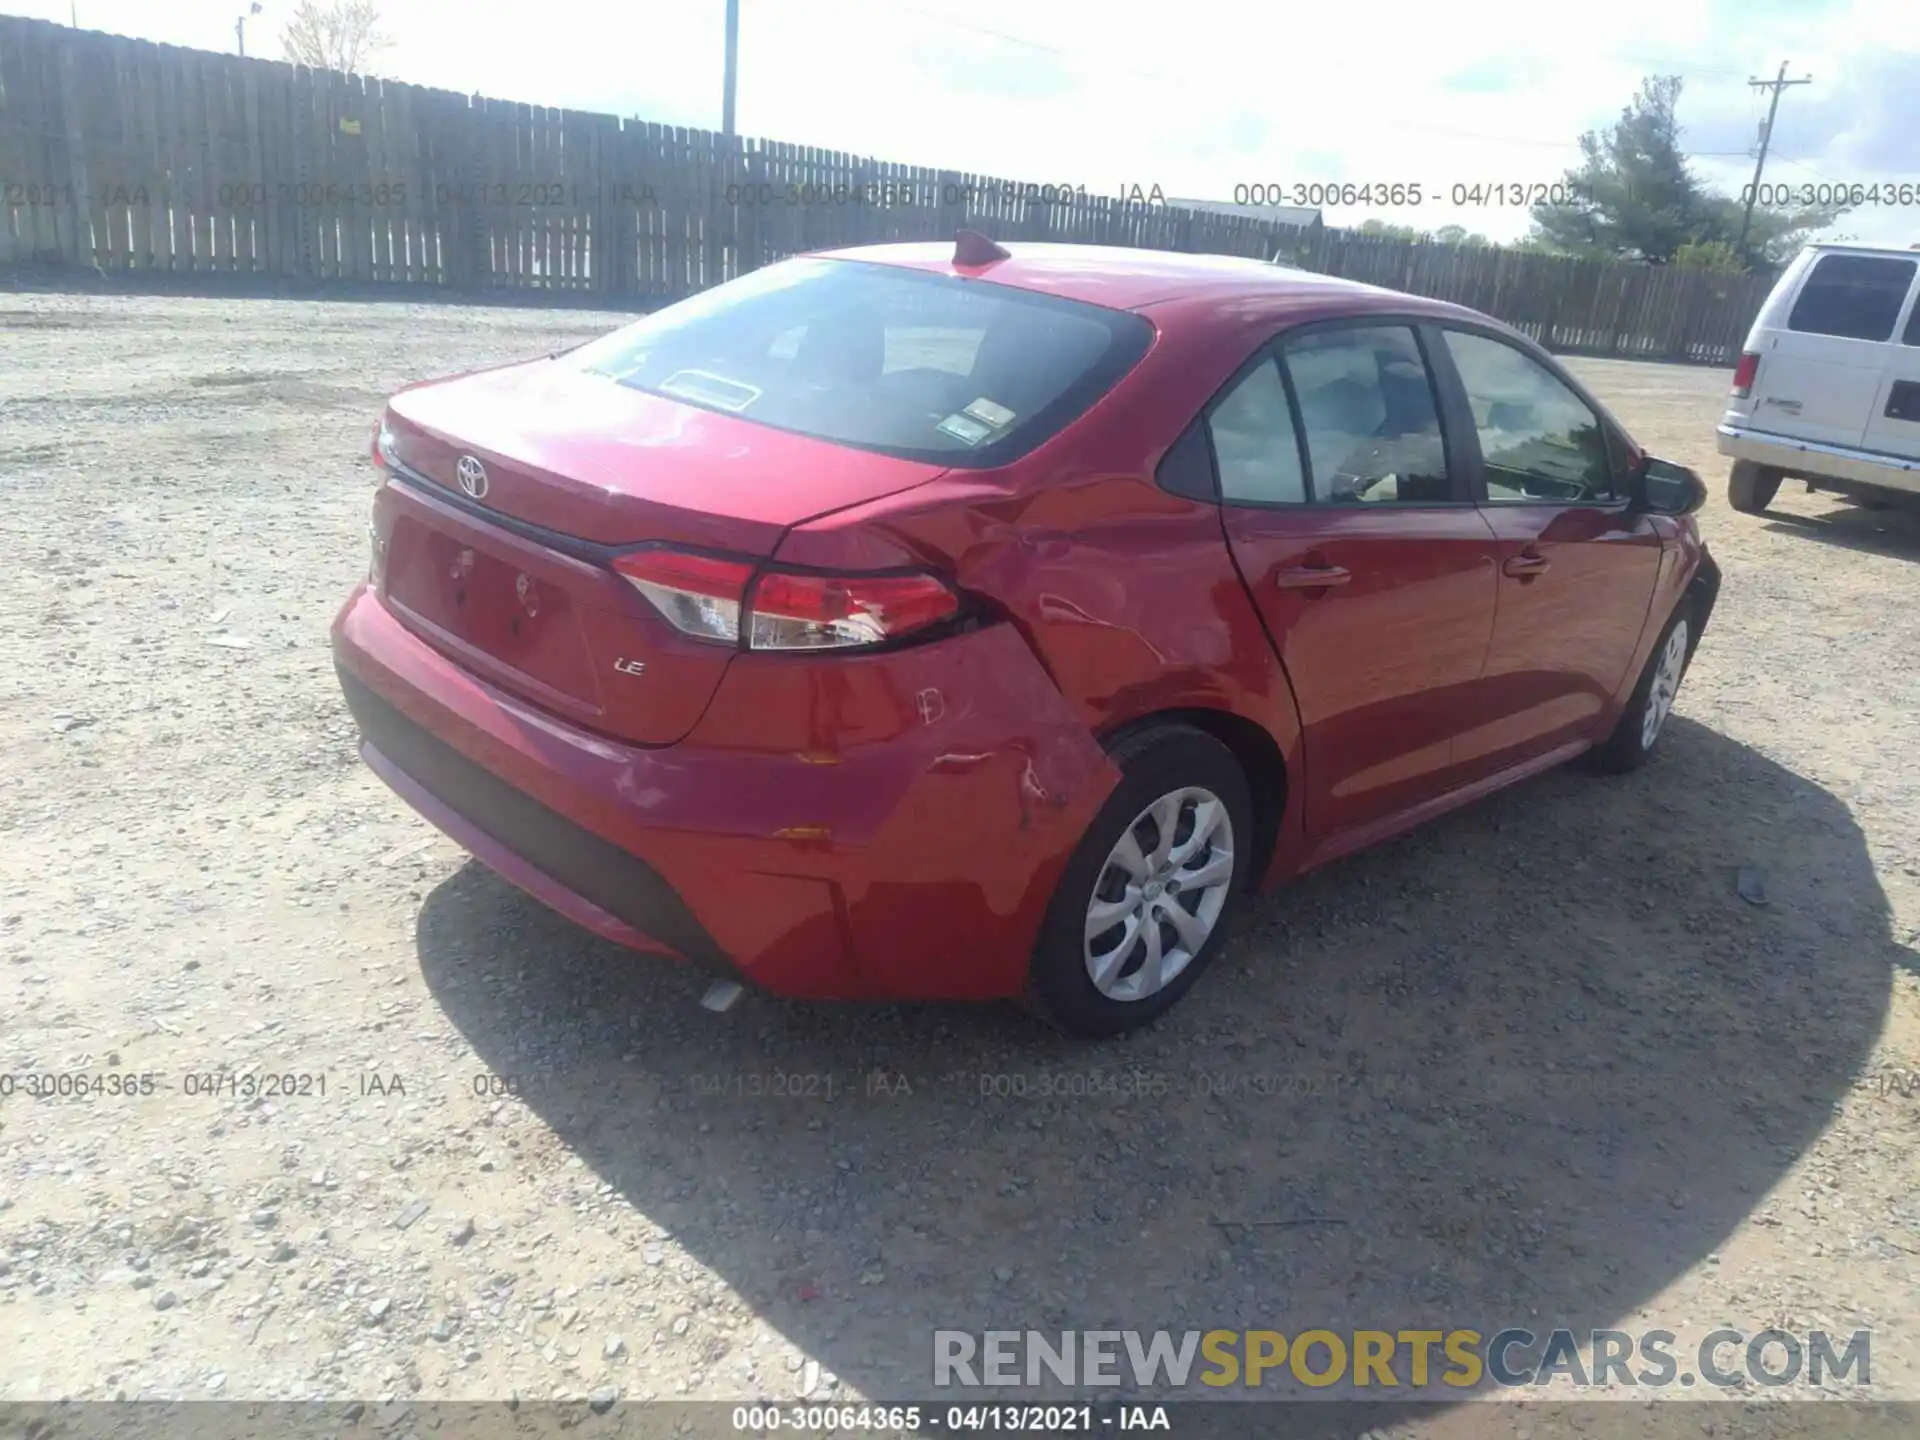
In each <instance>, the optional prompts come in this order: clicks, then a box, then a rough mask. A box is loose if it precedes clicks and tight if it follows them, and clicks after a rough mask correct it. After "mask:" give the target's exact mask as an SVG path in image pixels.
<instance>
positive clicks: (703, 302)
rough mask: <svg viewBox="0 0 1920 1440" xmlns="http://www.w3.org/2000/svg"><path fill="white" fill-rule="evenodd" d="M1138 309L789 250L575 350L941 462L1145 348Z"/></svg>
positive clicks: (844, 437)
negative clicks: (777, 260) (796, 256)
mask: <svg viewBox="0 0 1920 1440" xmlns="http://www.w3.org/2000/svg"><path fill="white" fill-rule="evenodd" d="M1152 338H1153V327H1152V326H1151V325H1149V324H1148V323H1147V322H1146V321H1145V320H1143V319H1142V318H1140V317H1139V316H1137V315H1131V314H1127V313H1125V312H1124V311H1119V310H1108V309H1105V308H1103V307H1101V306H1097V305H1085V304H1081V303H1079V302H1077V301H1071V300H1062V299H1059V298H1058V297H1055V296H1051V295H1039V294H1035V293H1032V292H1030V291H1025V290H1016V289H1012V288H1010V287H1008V286H1004V285H995V284H992V283H990V282H986V281H980V280H963V279H959V278H957V277H954V276H948V275H929V274H926V273H923V272H920V271H914V270H905V269H901V268H899V267H896V266H891V265H875V264H869V263H865V262H861V261H850V260H813V259H803V260H788V261H784V262H782V263H781V264H778V265H769V266H767V267H766V268H765V269H762V270H756V271H754V272H753V273H752V274H750V275H744V276H742V277H741V278H740V279H738V280H734V281H732V282H730V283H728V284H725V285H721V286H717V287H715V288H714V289H712V290H708V291H705V292H704V293H702V294H699V295H696V296H694V297H692V298H691V299H688V300H684V301H682V302H681V303H679V304H678V305H672V306H669V307H668V308H667V309H665V310H661V311H658V312H656V313H654V314H652V315H649V316H648V317H647V318H646V319H644V320H640V321H637V322H636V323H634V324H632V325H629V326H627V327H626V328H624V329H621V330H616V331H614V333H613V334H611V335H607V336H605V337H603V338H601V339H599V340H596V341H594V342H592V343H591V344H588V345H584V346H582V347H581V348H580V349H578V350H575V351H573V352H572V354H571V355H570V356H569V357H568V358H569V359H571V360H572V361H573V362H574V363H576V364H579V365H581V366H583V367H584V368H586V369H588V370H591V371H594V372H595V373H597V374H601V375H606V376H610V377H611V378H613V379H615V380H617V381H619V382H620V383H621V384H622V385H631V386H633V387H634V388H635V389H637V390H645V391H648V392H649V393H651V394H655V395H664V396H668V397H670V398H672V399H675V400H681V401H685V402H686V403H687V404H689V405H697V406H700V407H701V408H703V409H707V410H721V411H725V412H727V413H729V414H736V415H739V416H741V417H742V418H743V419H747V420H755V421H758V422H760V423H761V424H763V425H771V426H774V427H776V428H778V429H781V430H791V431H796V432H798V433H800V434H802V435H811V436H814V437H815V438H817V439H821V440H831V441H835V442H837V443H839V444H842V445H851V446H855V447H857V448H859V449H863V450H877V451H879V452H881V453H882V454H887V455H897V456H900V457H902V458H904V459H910V460H925V461H931V462H934V463H937V464H942V465H955V466H965V467H969V468H977V467H983V466H988V465H1001V464H1005V463H1006V462H1007V461H1009V460H1011V459H1014V458H1015V457H1017V456H1019V455H1022V454H1025V453H1026V452H1027V451H1029V450H1031V449H1032V448H1033V447H1034V446H1036V445H1038V444H1039V443H1040V442H1041V441H1043V440H1045V439H1046V438H1047V437H1048V436H1049V435H1052V434H1054V433H1055V432H1056V431H1058V430H1059V429H1060V428H1061V427H1063V426H1064V425H1066V424H1067V423H1068V422H1069V421H1071V420H1073V419H1074V418H1075V417H1076V416H1078V415H1079V414H1081V413H1082V412H1083V411H1085V410H1086V409H1087V407H1088V406H1090V405H1091V404H1093V402H1094V401H1095V400H1097V399H1098V398H1099V397H1100V396H1101V395H1103V394H1105V393H1106V391H1107V390H1109V389H1110V388H1111V387H1112V386H1113V384H1114V382H1115V381H1117V380H1118V379H1119V378H1120V377H1121V376H1122V375H1124V374H1125V373H1126V372H1127V370H1128V369H1130V368H1131V367H1132V365H1133V363H1134V362H1135V361H1136V360H1138V359H1139V358H1140V356H1141V355H1142V354H1144V353H1145V351H1146V349H1147V346H1148V344H1149V343H1150V342H1151V340H1152Z"/></svg>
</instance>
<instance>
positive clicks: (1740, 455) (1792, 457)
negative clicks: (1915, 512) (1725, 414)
mask: <svg viewBox="0 0 1920 1440" xmlns="http://www.w3.org/2000/svg"><path fill="white" fill-rule="evenodd" d="M1716 434H1717V436H1718V440H1719V449H1720V453H1721V454H1722V455H1727V456H1731V457H1732V458H1733V459H1735V460H1751V461H1752V462H1753V463H1754V464H1756V465H1765V466H1767V467H1769V468H1770V469H1775V470H1784V471H1786V472H1787V474H1789V475H1794V476H1798V477H1800V478H1802V479H1806V480H1813V481H1816V482H1818V481H1821V480H1828V481H1835V482H1840V483H1844V484H1848V485H1860V486H1865V487H1867V488H1869V489H1875V490H1903V491H1906V492H1907V493H1908V494H1913V495H1920V460H1907V459H1902V458H1901V457H1900V456H1898V455H1883V454H1880V453H1878V452H1876V451H1872V450H1857V449H1853V448H1850V447H1848V446H1843V445H1828V444H1824V443H1822V442H1819V441H1815V440H1795V439H1792V438H1791V437H1789V436H1785V435H1772V434H1769V433H1767V432H1766V431H1764V430H1748V429H1746V428H1744V427H1742V426H1738V425H1721V426H1718V427H1717V428H1716Z"/></svg>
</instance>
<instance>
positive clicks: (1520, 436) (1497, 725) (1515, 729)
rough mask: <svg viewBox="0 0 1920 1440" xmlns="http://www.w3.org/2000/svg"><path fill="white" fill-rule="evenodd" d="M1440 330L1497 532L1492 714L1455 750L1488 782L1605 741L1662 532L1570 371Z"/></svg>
mask: <svg viewBox="0 0 1920 1440" xmlns="http://www.w3.org/2000/svg"><path fill="white" fill-rule="evenodd" d="M1438 333H1439V334H1440V335H1442V336H1444V340H1443V341H1442V344H1443V346H1444V350H1445V353H1446V356H1447V357H1448V359H1449V360H1450V361H1451V371H1450V372H1448V371H1443V372H1442V379H1443V382H1444V383H1445V385H1446V386H1447V387H1448V392H1449V393H1451V394H1452V396H1453V397H1454V398H1453V401H1452V402H1451V403H1452V407H1453V408H1454V409H1456V411H1457V410H1458V409H1462V408H1463V409H1464V410H1465V411H1466V412H1467V415H1466V418H1467V420H1468V421H1469V423H1466V424H1462V425H1461V426H1460V427H1459V428H1461V429H1462V430H1465V431H1467V432H1468V439H1469V441H1470V446H1469V447H1468V448H1469V453H1470V459H1469V461H1468V464H1469V467H1470V469H1471V472H1472V481H1473V485H1474V489H1475V491H1476V493H1477V494H1478V497H1479V499H1480V503H1481V506H1482V513H1483V514H1485V516H1486V518H1487V522H1488V524H1489V525H1491V526H1492V527H1493V530H1494V533H1495V534H1496V535H1497V536H1498V539H1499V546H1498V554H1499V561H1500V565H1499V597H1498V603H1497V605H1496V607H1495V613H1494V622H1493V643H1492V646H1491V648H1490V650H1489V651H1488V654H1487V665H1486V670H1485V673H1484V674H1483V676H1482V678H1481V684H1480V700H1481V705H1482V713H1481V715H1480V716H1479V718H1478V722H1477V723H1476V724H1475V725H1473V726H1472V727H1471V728H1470V729H1468V730H1466V731H1465V732H1464V733H1463V734H1462V735H1461V737H1460V741H1459V745H1458V747H1457V750H1456V754H1455V759H1456V762H1457V763H1458V764H1459V765H1460V767H1461V768H1462V771H1463V778H1467V779H1478V778H1480V777H1482V776H1486V775H1491V774H1494V773H1497V772H1498V771H1501V770H1504V769H1506V768H1508V767H1509V766H1511V765H1515V764H1519V763H1522V762H1524V761H1527V760H1529V759H1532V758H1534V757H1535V756H1538V755H1542V754H1544V753H1546V752H1547V751H1549V750H1552V749H1554V748H1556V747H1557V746H1561V745H1566V744H1570V743H1572V742H1575V741H1579V740H1586V739H1595V738H1597V736H1596V733H1595V731H1596V727H1597V726H1598V724H1599V723H1600V721H1601V718H1602V715H1603V712H1604V711H1605V709H1606V707H1607V705H1608V702H1609V701H1610V700H1612V698H1613V696H1614V695H1615V694H1616V693H1617V692H1618V691H1619V689H1620V687H1621V685H1622V684H1623V683H1624V682H1625V680H1626V678H1627V669H1628V667H1629V666H1630V665H1631V664H1632V663H1633V655H1634V651H1635V649H1636V647H1637V646H1638V643H1639V640H1640V632H1641V630H1642V629H1643V628H1644V627H1645V625H1646V623H1647V614H1648V610H1649V607H1650V606H1651V604H1652V601H1653V591H1654V583H1655V581H1656V580H1657V579H1658V577H1659V573H1660V551H1661V538H1660V532H1659V531H1658V530H1657V529H1656V528H1655V527H1654V524H1653V522H1652V520H1651V519H1649V518H1648V517H1647V516H1646V515H1644V514H1636V513H1634V512H1633V511H1632V510H1631V508H1630V507H1629V505H1628V494H1627V489H1628V486H1627V474H1626V470H1627V458H1626V453H1625V447H1624V445H1622V444H1621V443H1620V442H1619V440H1618V438H1617V437H1615V436H1613V435H1611V434H1610V433H1609V431H1610V427H1609V425H1608V423H1607V421H1606V420H1605V418H1604V417H1603V416H1602V415H1601V414H1600V413H1599V411H1598V410H1596V409H1595V408H1594V406H1593V405H1592V404H1590V403H1589V402H1588V401H1587V400H1586V399H1585V398H1584V397H1583V396H1582V395H1581V394H1580V393H1579V392H1578V391H1577V390H1575V389H1574V387H1573V386H1572V385H1570V384H1569V383H1568V382H1567V380H1566V379H1565V377H1563V376H1562V375H1560V374H1559V373H1557V371H1556V370H1554V369H1553V368H1550V367H1549V365H1547V364H1545V363H1543V362H1542V361H1541V360H1540V359H1538V358H1536V357H1535V356H1534V355H1532V354H1529V353H1528V352H1527V351H1525V350H1522V349H1521V348H1520V347H1519V346H1517V345H1514V344H1512V343H1510V342H1509V341H1508V340H1507V339H1504V338H1501V337H1499V336H1496V335H1493V334H1491V333H1480V332H1476V331H1471V330H1467V329H1464V328H1456V327H1452V326H1448V327H1445V328H1444V329H1442V330H1441V331H1439V332H1438ZM1456 385H1457V387H1458V388H1457V389H1454V388H1453V387H1455V386H1456Z"/></svg>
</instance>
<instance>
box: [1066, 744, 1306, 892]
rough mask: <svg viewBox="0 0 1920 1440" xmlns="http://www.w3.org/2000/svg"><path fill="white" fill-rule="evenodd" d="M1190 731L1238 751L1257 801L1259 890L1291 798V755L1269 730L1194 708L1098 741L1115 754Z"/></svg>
mask: <svg viewBox="0 0 1920 1440" xmlns="http://www.w3.org/2000/svg"><path fill="white" fill-rule="evenodd" d="M1178 726H1186V727H1188V728H1190V729H1194V730H1198V731H1200V732H1201V733H1203V734H1206V735H1210V736H1212V737H1213V738H1214V739H1215V740H1218V741H1219V742H1220V743H1221V744H1222V745H1225V746H1226V747H1227V749H1228V750H1229V751H1231V752H1232V754H1233V758H1234V759H1235V760H1236V761H1238V762H1239V765H1240V769H1241V772H1242V773H1243V774H1244V775H1245V776H1246V778H1247V789H1248V791H1249V793H1250V795H1251V797H1252V801H1253V839H1254V851H1253V863H1252V864H1251V865H1249V866H1248V867H1247V880H1248V888H1249V889H1252V888H1256V887H1257V886H1258V885H1259V883H1260V878H1261V877H1262V876H1263V875H1265V874H1266V871H1267V865H1268V863H1269V862H1270V861H1271V860H1272V859H1273V851H1274V845H1275V844H1276V842H1277V841H1278V839H1279V835H1280V818H1281V816H1282V815H1284V814H1285V813H1286V808H1287V796H1288V794H1289V790H1288V785H1289V778H1288V775H1287V761H1286V756H1285V755H1284V754H1282V753H1281V750H1280V746H1279V744H1278V743H1277V742H1276V741H1275V740H1274V738H1273V736H1272V734H1271V733H1270V732H1269V731H1268V730H1267V728H1266V727H1265V726H1264V725H1261V724H1260V723H1258V722H1257V721H1254V720H1249V719H1247V718H1246V717H1245V716H1244V715H1236V714H1234V713H1233V712H1232V711H1230V710H1213V709H1208V708H1207V707H1205V706H1190V707H1184V708H1180V709H1173V710H1156V711H1152V712H1150V713H1148V714H1145V715H1137V716H1134V717H1133V718H1131V719H1129V720H1126V721H1123V722H1122V723H1120V724H1118V725H1115V726H1113V727H1112V728H1111V729H1108V730H1103V731H1100V732H1098V733H1097V734H1096V736H1095V737H1094V738H1096V739H1097V740H1098V741H1099V742H1100V745H1101V747H1102V748H1103V749H1104V750H1106V752H1107V753H1108V754H1109V755H1112V754H1113V753H1114V752H1115V751H1117V750H1118V749H1120V748H1121V746H1122V745H1124V744H1125V743H1126V742H1127V741H1129V740H1133V739H1137V738H1138V737H1140V736H1141V735H1144V734H1146V733H1147V732H1149V731H1153V730H1162V729H1168V728H1172V727H1178Z"/></svg>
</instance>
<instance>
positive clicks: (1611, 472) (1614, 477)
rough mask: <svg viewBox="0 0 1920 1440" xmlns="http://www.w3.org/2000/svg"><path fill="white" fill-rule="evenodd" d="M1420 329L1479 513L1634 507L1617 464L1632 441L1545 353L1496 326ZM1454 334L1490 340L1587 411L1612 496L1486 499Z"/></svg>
mask: <svg viewBox="0 0 1920 1440" xmlns="http://www.w3.org/2000/svg"><path fill="white" fill-rule="evenodd" d="M1425 328H1426V329H1428V330H1430V331H1431V332H1432V343H1431V346H1430V347H1429V348H1430V352H1437V353H1438V355H1439V356H1440V360H1439V366H1440V369H1442V370H1444V371H1445V372H1446V379H1445V381H1444V382H1443V386H1442V388H1443V391H1444V392H1445V395H1446V403H1447V405H1448V407H1449V408H1450V409H1451V410H1452V411H1453V420H1454V424H1455V426H1456V427H1457V428H1458V429H1459V430H1460V431H1461V435H1462V448H1463V450H1465V451H1466V452H1467V458H1468V464H1469V465H1470V467H1471V470H1470V473H1469V476H1468V488H1469V490H1470V491H1471V492H1472V494H1473V497H1474V498H1473V503H1474V504H1475V505H1476V506H1478V507H1480V508H1481V509H1485V510H1491V509H1499V510H1522V509H1527V508H1529V507H1536V506H1547V507H1551V508H1553V509H1556V510H1605V511H1616V510H1617V511H1624V510H1626V509H1627V508H1628V507H1629V506H1630V505H1631V504H1632V503H1633V496H1632V495H1631V493H1630V491H1631V486H1630V485H1629V484H1628V483H1627V481H1628V479H1629V476H1628V473H1627V467H1625V466H1623V464H1622V463H1621V462H1622V460H1623V458H1624V457H1625V456H1626V455H1628V454H1631V453H1632V448H1633V446H1632V441H1631V440H1630V439H1629V438H1628V436H1627V433H1626V430H1625V428H1624V427H1623V426H1622V425H1621V424H1620V422H1619V421H1618V420H1617V419H1615V418H1614V416H1613V412H1612V411H1610V410H1608V409H1607V407H1606V406H1605V405H1603V404H1601V403H1600V401H1599V400H1598V399H1596V398H1595V397H1594V395H1593V392H1592V391H1590V390H1588V389H1587V387H1586V386H1584V385H1582V384H1581V383H1580V382H1579V380H1578V379H1576V378H1575V377H1574V376H1573V375H1571V374H1569V373H1568V371H1567V369H1566V367H1565V366H1563V365H1561V364H1560V363H1559V362H1558V361H1557V360H1555V359H1554V358H1553V356H1552V355H1551V354H1549V353H1548V352H1547V351H1546V350H1544V349H1542V348H1541V347H1540V346H1539V345H1537V344H1535V343H1534V342H1533V341H1531V340H1529V339H1528V338H1527V337H1526V336H1524V335H1516V334H1512V333H1510V332H1508V331H1506V330H1504V329H1501V328H1500V327H1499V326H1497V325H1490V324H1476V323H1474V322H1472V321H1467V320H1452V319H1447V320H1430V321H1428V322H1426V325H1425ZM1449 331H1458V332H1460V333H1461V334H1463V335H1473V336H1477V337H1478V338H1480V339H1482V340H1491V341H1493V342H1494V343H1495V344H1497V345H1505V346H1506V347H1507V348H1508V349H1510V350H1516V351H1518V352H1519V353H1520V354H1522V355H1524V356H1526V358H1527V359H1529V360H1531V361H1533V362H1534V364H1536V365H1538V366H1540V368H1541V369H1543V370H1545V371H1546V372H1547V374H1549V375H1551V376H1552V377H1553V378H1554V379H1555V380H1558V381H1559V382H1560V383H1561V384H1562V385H1564V386H1566V387H1567V390H1568V391H1569V392H1570V393H1571V394H1572V395H1573V396H1574V398H1575V399H1577V400H1578V401H1579V402H1580V403H1581V404H1583V405H1585V406H1586V407H1587V408H1588V409H1589V410H1591V411H1592V412H1593V414H1594V416H1595V418H1596V419H1598V420H1599V422H1600V435H1601V439H1602V441H1603V442H1604V443H1605V445H1606V449H1607V473H1608V477H1609V483H1610V485H1611V487H1612V494H1611V496H1610V497H1609V498H1608V499H1605V500H1592V499H1585V500H1548V499H1544V498H1542V499H1534V498H1529V499H1526V500H1493V499H1490V498H1488V495H1487V457H1486V454H1485V452H1484V451H1482V450H1481V448H1480V429H1479V424H1478V422H1476V421H1475V420H1474V418H1473V405H1472V403H1471V401H1470V400H1469V398H1468V396H1467V385H1466V381H1465V380H1463V379H1462V378H1461V376H1460V369H1459V367H1458V366H1457V365H1455V364H1454V360H1453V352H1452V351H1451V350H1449V349H1448V348H1447V340H1446V337H1447V333H1448V332H1449Z"/></svg>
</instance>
